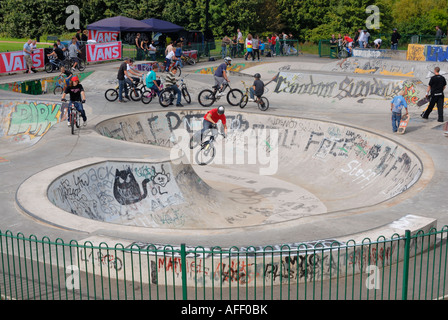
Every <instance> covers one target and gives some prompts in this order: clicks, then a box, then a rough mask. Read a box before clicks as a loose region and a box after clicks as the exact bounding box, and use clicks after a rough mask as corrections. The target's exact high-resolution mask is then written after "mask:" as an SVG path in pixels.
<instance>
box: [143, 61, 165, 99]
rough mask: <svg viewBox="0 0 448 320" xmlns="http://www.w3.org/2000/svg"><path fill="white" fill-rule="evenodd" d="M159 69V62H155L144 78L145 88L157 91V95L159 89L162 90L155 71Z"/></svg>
mask: <svg viewBox="0 0 448 320" xmlns="http://www.w3.org/2000/svg"><path fill="white" fill-rule="evenodd" d="M158 70H159V64H158V63H155V64H154V65H153V66H152V70H151V71H149V72H148V75H147V76H146V78H145V85H146V88H148V89H149V90H154V92H155V93H157V96H159V95H160V90H162V88H161V87H160V86H161V82H160V79H157V75H156V72H157V71H158Z"/></svg>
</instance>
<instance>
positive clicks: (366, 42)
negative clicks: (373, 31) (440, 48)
mask: <svg viewBox="0 0 448 320" xmlns="http://www.w3.org/2000/svg"><path fill="white" fill-rule="evenodd" d="M435 28H436V33H435V36H434V39H435V40H434V44H436V45H440V44H442V38H443V37H444V34H443V32H442V29H440V27H439V26H436V27H435ZM372 39H373V38H372V37H371V35H370V33H369V31H368V30H365V29H358V30H357V31H356V32H355V34H354V36H353V38H352V37H351V36H350V35H349V34H348V33H346V34H345V35H344V36H342V35H341V34H340V33H339V34H338V37H337V38H336V35H335V34H332V35H331V39H330V44H331V45H336V46H338V48H339V50H341V49H342V48H343V47H346V48H348V50H349V52H350V51H351V50H352V49H353V48H374V49H381V46H382V44H383V39H381V38H380V37H377V38H374V40H373V41H372ZM400 39H401V35H400V33H399V32H398V30H397V28H394V29H393V30H392V34H391V36H390V49H391V50H398V44H399V42H400Z"/></svg>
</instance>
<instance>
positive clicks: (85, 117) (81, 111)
mask: <svg viewBox="0 0 448 320" xmlns="http://www.w3.org/2000/svg"><path fill="white" fill-rule="evenodd" d="M72 104H73V105H74V106H75V108H76V110H78V111H79V112H80V113H81V117H82V120H84V121H87V116H86V112H85V111H84V108H83V106H82V103H81V102H80V101H69V103H68V109H67V110H68V112H67V120H68V122H70V107H71V106H72Z"/></svg>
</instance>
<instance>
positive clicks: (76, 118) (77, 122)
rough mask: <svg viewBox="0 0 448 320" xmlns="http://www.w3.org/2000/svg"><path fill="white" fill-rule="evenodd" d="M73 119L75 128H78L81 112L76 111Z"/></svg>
mask: <svg viewBox="0 0 448 320" xmlns="http://www.w3.org/2000/svg"><path fill="white" fill-rule="evenodd" d="M75 120H76V121H75V125H76V128H79V127H80V126H81V114H80V113H79V112H76V117H75Z"/></svg>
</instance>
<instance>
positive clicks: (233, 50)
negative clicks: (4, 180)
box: [230, 35, 238, 58]
mask: <svg viewBox="0 0 448 320" xmlns="http://www.w3.org/2000/svg"><path fill="white" fill-rule="evenodd" d="M230 46H231V47H230V56H231V57H232V58H235V57H236V52H237V49H238V38H237V36H236V35H235V36H233V38H232V42H231V44H230Z"/></svg>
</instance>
